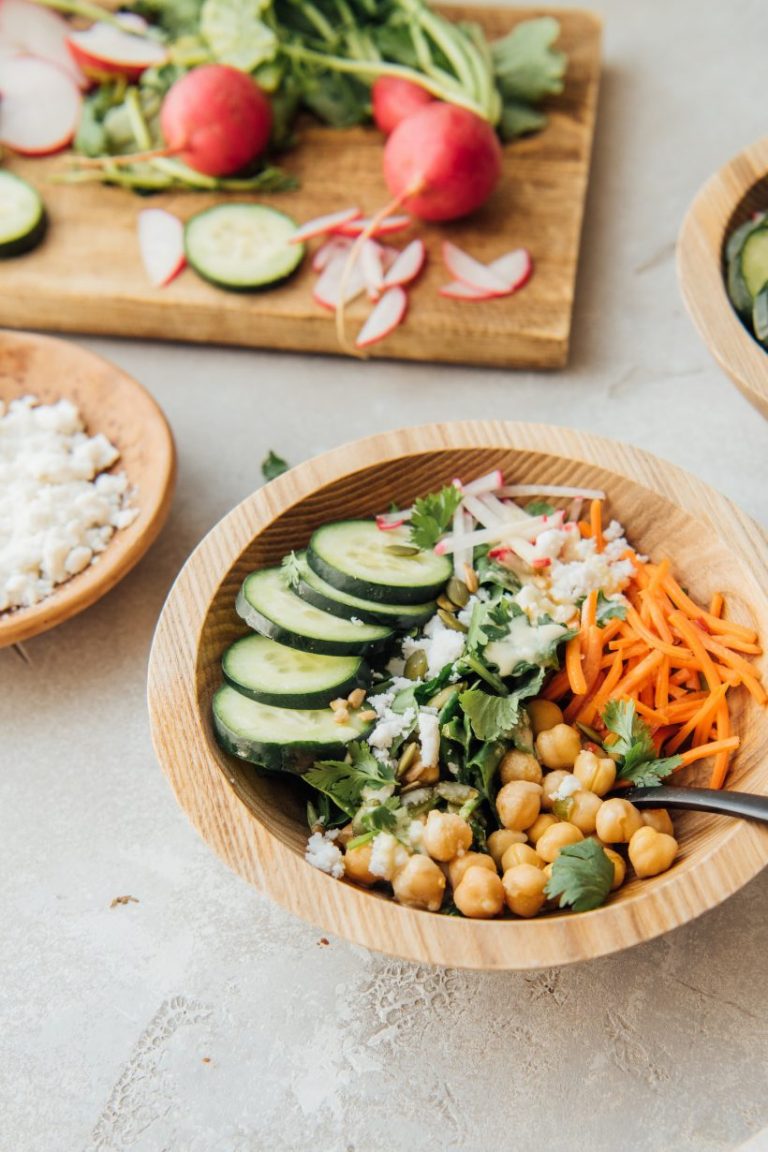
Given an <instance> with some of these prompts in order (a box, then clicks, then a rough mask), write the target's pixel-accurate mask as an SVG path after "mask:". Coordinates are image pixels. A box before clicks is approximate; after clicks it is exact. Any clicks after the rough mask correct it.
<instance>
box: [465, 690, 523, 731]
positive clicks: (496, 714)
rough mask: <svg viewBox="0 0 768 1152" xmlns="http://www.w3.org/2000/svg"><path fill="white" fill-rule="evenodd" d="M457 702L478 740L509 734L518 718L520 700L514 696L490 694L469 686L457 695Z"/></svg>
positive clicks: (515, 725)
mask: <svg viewBox="0 0 768 1152" xmlns="http://www.w3.org/2000/svg"><path fill="white" fill-rule="evenodd" d="M459 704H460V705H461V707H462V710H463V712H464V715H465V716H468V717H469V721H470V724H471V725H472V731H473V732H474V734H475V736H476V737H477V739H478V740H498V739H499V737H500V736H509V735H510V733H511V731H512V730H513V729H514V728H516V727H517V723H518V720H519V719H520V702H519V700H518V699H517V697H515V696H490V695H489V694H488V693H487V692H483V691H482V689H480V688H469V689H468V690H467V691H466V692H462V694H461V696H459Z"/></svg>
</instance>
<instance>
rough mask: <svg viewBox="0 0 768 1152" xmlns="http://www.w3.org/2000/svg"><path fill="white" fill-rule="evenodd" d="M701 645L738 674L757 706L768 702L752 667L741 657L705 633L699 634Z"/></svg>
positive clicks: (767, 697)
mask: <svg viewBox="0 0 768 1152" xmlns="http://www.w3.org/2000/svg"><path fill="white" fill-rule="evenodd" d="M701 643H702V646H703V647H704V648H705V649H708V651H709V652H712V653H713V654H714V655H715V656H719V658H720V659H721V660H722V662H723V664H727V665H728V667H729V668H733V669H734V671H736V672H738V673H739V676H740V677H741V682H742V684H743V685H744V687H745V688H746V689H747V691H748V692H749V693H750V695H751V696H754V698H755V700H757V702H758V704H765V703H766V701H768V696H767V695H766V692H765V689H764V688H763V686H762V684H761V683H760V681H759V680H758V679H757V677H756V676H755V675H754V672H753V670H752V666H751V665H750V664H748V663H747V661H746V660H744V659H743V658H742V657H741V656H738V655H737V654H736V653H735V652H731V650H730V648H724V647H723V646H722V644H718V642H717V640H714V639H713V638H712V637H711V636H707V634H706V633H704V632H702V633H701Z"/></svg>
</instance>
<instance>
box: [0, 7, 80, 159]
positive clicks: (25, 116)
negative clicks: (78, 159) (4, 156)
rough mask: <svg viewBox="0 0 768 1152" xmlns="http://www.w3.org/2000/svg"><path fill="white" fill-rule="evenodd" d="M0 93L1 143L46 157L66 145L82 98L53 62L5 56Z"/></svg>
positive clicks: (0, 76)
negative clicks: (0, 100)
mask: <svg viewBox="0 0 768 1152" xmlns="http://www.w3.org/2000/svg"><path fill="white" fill-rule="evenodd" d="M1 2H2V0H0V3H1ZM0 94H1V95H2V104H1V105H0V108H1V109H2V111H1V113H0V115H1V118H0V142H2V143H3V144H7V146H8V147H9V148H13V150H14V151H15V152H21V153H23V154H24V155H25V156H47V155H48V154H49V153H51V152H59V151H60V150H61V149H62V148H66V146H67V145H68V144H69V142H70V141H71V140H72V137H73V136H74V135H75V132H76V131H77V126H78V124H79V123H80V111H81V107H82V97H81V95H80V92H79V90H78V89H77V87H76V86H75V84H74V81H72V80H70V78H69V76H68V75H67V74H66V72H63V71H62V70H61V68H58V67H57V66H56V65H55V64H49V63H48V61H46V60H37V59H35V58H34V57H33V56H15V57H10V58H8V59H4V60H3V67H2V72H1V73H0Z"/></svg>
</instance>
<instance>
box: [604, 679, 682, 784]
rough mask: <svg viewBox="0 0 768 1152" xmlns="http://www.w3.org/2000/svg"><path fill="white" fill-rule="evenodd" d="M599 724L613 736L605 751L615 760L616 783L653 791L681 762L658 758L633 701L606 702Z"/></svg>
mask: <svg viewBox="0 0 768 1152" xmlns="http://www.w3.org/2000/svg"><path fill="white" fill-rule="evenodd" d="M603 722H604V723H605V726H606V728H607V729H608V731H609V732H612V733H613V735H614V736H615V737H616V739H615V740H614V741H612V742H611V743H610V744H606V745H605V749H606V751H607V752H609V753H610V755H611V756H614V757H616V756H618V757H619V765H618V770H617V776H618V778H619V780H627V781H629V783H631V784H634V785H636V786H637V787H639V788H656V787H658V785H659V784H661V781H662V780H663V779H665V777H667V776H669V774H670V773H671V772H674V770H675V768H677V767H678V766H679V765H680V764H681V763H682V760H681V758H680V757H679V756H666V757H662V758H659V756H658V755H657V753H656V746H655V744H654V742H653V737H652V736H651V730H650V728H649V727H648V725H647V724H646V723H645V721H644V720H642V719H641V718H640V717H639V716H638V715H637V711H636V709H635V704H634V701H633V700H609V701H608V703H607V704H606V706H605V711H604V712H603Z"/></svg>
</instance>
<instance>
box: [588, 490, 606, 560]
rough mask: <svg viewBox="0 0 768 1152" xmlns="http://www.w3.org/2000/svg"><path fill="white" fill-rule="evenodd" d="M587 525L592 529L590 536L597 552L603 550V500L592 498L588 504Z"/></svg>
mask: <svg viewBox="0 0 768 1152" xmlns="http://www.w3.org/2000/svg"><path fill="white" fill-rule="evenodd" d="M589 526H590V528H591V529H592V538H593V540H594V541H595V547H596V548H597V551H598V552H604V551H605V537H604V536H603V502H602V500H593V501H592V503H591V504H590V506H589Z"/></svg>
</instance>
